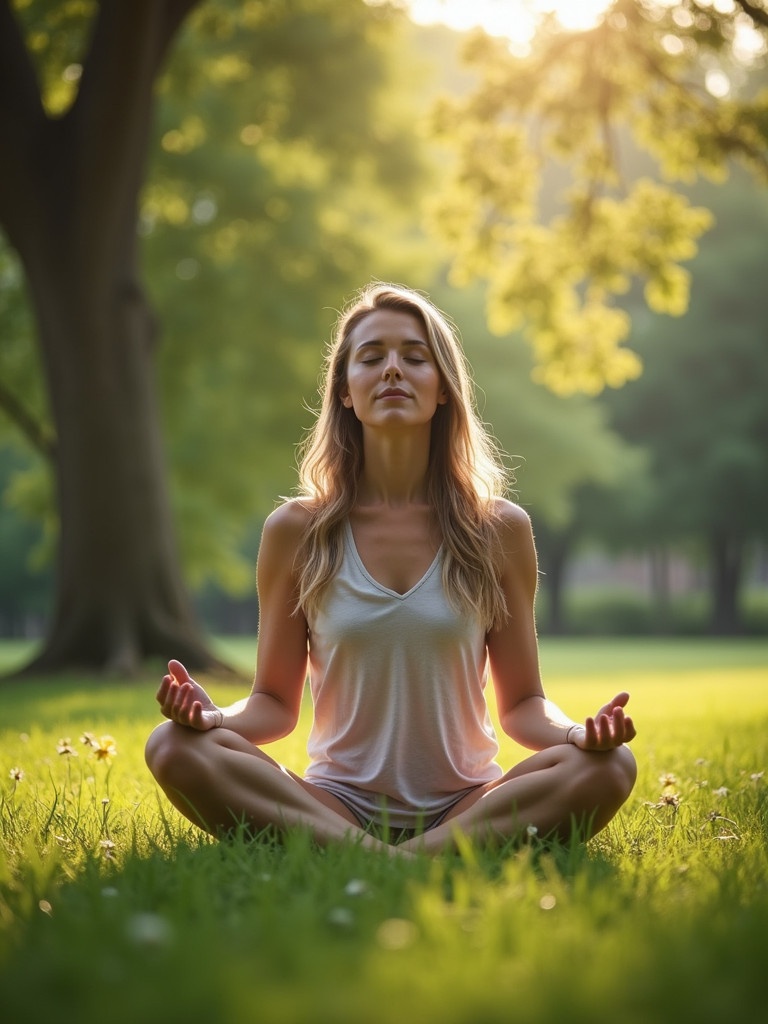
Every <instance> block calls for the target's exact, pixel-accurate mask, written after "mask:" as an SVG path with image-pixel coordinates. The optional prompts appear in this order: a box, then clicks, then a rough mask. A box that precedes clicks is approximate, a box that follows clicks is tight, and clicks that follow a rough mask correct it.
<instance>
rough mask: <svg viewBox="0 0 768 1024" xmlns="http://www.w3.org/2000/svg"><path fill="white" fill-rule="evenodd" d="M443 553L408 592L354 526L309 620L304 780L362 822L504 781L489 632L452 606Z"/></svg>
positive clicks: (440, 807) (424, 812)
mask: <svg viewBox="0 0 768 1024" xmlns="http://www.w3.org/2000/svg"><path fill="white" fill-rule="evenodd" d="M440 565H441V553H440V552H438V554H437V555H436V556H435V559H434V561H433V563H432V565H431V566H430V567H429V569H427V571H426V573H425V574H424V576H423V577H422V578H421V579H420V580H419V582H418V583H417V584H416V585H415V586H414V587H412V588H411V589H410V590H409V591H408V592H407V593H405V594H399V593H397V591H394V590H390V589H389V588H387V587H384V586H382V585H381V584H380V583H377V581H376V580H375V579H373V577H372V576H371V575H370V574H369V573H368V572H367V570H366V569H365V566H364V565H363V563H362V560H361V559H360V555H359V554H358V551H357V548H356V546H355V541H354V538H353V536H352V529H351V527H350V525H349V523H347V524H346V526H345V532H344V554H343V561H342V564H341V567H340V569H339V572H338V574H337V575H336V576H335V577H334V579H333V580H332V581H331V583H330V584H329V585H328V588H327V590H326V593H325V595H324V597H323V600H322V603H321V607H320V609H319V610H318V612H317V614H316V615H315V616H313V617H312V618H311V621H310V623H309V627H310V638H309V661H310V675H309V679H310V689H311V693H312V701H313V704H314V724H313V727H312V730H311V733H310V736H309V741H308V748H307V749H308V752H309V756H310V759H311V763H310V766H309V768H308V769H307V773H306V778H307V779H308V780H310V781H311V782H313V783H315V784H316V785H318V786H321V787H322V788H323V789H326V790H328V791H329V792H331V793H334V794H336V795H337V796H339V797H340V798H341V799H343V800H344V801H345V803H346V804H348V805H349V806H350V807H351V808H352V809H353V810H354V811H356V813H357V814H358V815H359V816H360V817H361V818H362V819H364V820H372V821H377V822H383V821H386V822H388V823H389V824H390V825H391V826H392V827H393V828H408V827H416V826H418V825H420V824H425V825H426V824H429V823H430V821H431V820H434V819H435V818H436V817H438V816H439V815H440V814H441V813H442V812H443V811H445V810H446V809H447V808H449V807H450V806H451V805H452V804H454V803H455V802H456V801H457V800H458V799H460V798H461V797H462V796H463V795H464V794H465V793H466V792H468V791H470V790H471V789H473V788H474V787H476V786H478V785H480V784H482V783H485V782H490V781H492V780H494V779H497V778H499V777H500V776H501V774H502V771H501V768H500V767H499V765H498V764H497V763H496V761H495V757H496V755H497V753H498V743H497V741H496V736H495V734H494V731H493V727H492V725H491V721H490V717H489V714H488V708H487V705H486V702H485V696H484V690H485V686H486V682H487V678H488V658H487V652H486V646H485V630H484V628H483V626H482V624H481V622H480V620H479V617H477V616H467V615H461V614H459V613H458V612H456V610H455V609H454V608H453V607H452V606H451V605H450V604H449V602H448V600H447V598H446V596H445V593H444V591H443V586H442V580H441V572H440Z"/></svg>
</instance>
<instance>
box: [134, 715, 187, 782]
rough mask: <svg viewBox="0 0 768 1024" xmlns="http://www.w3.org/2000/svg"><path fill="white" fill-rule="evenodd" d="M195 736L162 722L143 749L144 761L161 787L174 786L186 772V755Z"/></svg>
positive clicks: (171, 723) (173, 723) (171, 724)
mask: <svg viewBox="0 0 768 1024" xmlns="http://www.w3.org/2000/svg"><path fill="white" fill-rule="evenodd" d="M194 738H195V734H194V733H193V732H192V730H190V729H185V728H184V727H183V726H180V725H177V724H176V723H175V722H162V723H161V724H160V725H158V726H157V728H155V729H154V730H153V731H152V733H151V734H150V736H149V739H148V740H147V743H146V746H145V748H144V760H145V761H146V763H147V767H148V768H149V770H150V772H151V773H152V775H154V777H155V779H156V780H157V781H158V782H159V783H160V785H161V786H166V785H174V784H175V783H177V782H178V781H179V780H180V779H181V778H183V777H184V775H185V774H186V773H187V771H188V767H189V766H188V760H189V759H188V754H189V752H190V750H191V748H192V745H193V742H194Z"/></svg>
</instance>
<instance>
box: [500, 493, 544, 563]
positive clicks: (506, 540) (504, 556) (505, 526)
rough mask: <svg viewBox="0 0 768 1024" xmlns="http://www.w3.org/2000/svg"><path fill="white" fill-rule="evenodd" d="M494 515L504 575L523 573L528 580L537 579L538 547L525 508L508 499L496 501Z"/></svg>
mask: <svg viewBox="0 0 768 1024" xmlns="http://www.w3.org/2000/svg"><path fill="white" fill-rule="evenodd" d="M494 513H495V515H496V521H497V523H498V538H499V548H500V555H501V561H502V565H503V569H502V574H507V573H509V572H512V573H514V574H517V573H522V574H523V576H525V577H526V578H528V577H530V578H531V579H533V578H535V576H536V574H537V565H536V547H535V544H534V540H533V528H532V526H531V517H530V516H529V515H528V513H527V512H526V511H525V509H524V508H521V507H520V505H516V504H515V502H513V501H508V500H507V499H506V498H498V499H497V500H496V503H495V507H494Z"/></svg>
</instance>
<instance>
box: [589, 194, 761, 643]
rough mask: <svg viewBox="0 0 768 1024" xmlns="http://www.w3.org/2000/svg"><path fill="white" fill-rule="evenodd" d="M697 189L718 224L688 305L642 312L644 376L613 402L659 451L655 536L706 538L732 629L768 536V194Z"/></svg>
mask: <svg viewBox="0 0 768 1024" xmlns="http://www.w3.org/2000/svg"><path fill="white" fill-rule="evenodd" d="M696 195H697V198H698V199H700V200H703V201H705V202H706V203H707V205H708V206H710V207H711V208H712V209H713V211H714V212H715V215H716V226H715V228H714V230H713V231H712V232H711V234H710V235H709V236H708V237H707V239H706V242H705V244H704V245H703V246H702V250H701V253H700V254H699V256H698V257H697V258H696V260H695V262H694V264H693V266H692V273H693V276H694V282H695V283H694V288H693V292H692V298H691V305H690V310H689V312H688V314H687V315H686V316H685V317H684V318H682V319H680V320H677V321H669V320H661V319H659V318H658V317H650V316H646V317H644V318H642V319H639V320H638V322H637V326H636V330H635V331H634V333H633V342H634V344H636V346H637V349H638V351H639V352H640V353H641V355H642V357H643V361H644V364H645V370H644V373H643V376H642V377H641V378H640V379H639V380H638V381H635V382H632V383H631V384H628V385H627V386H626V388H624V389H623V390H622V391H621V392H619V393H615V394H610V395H606V402H607V403H608V405H609V406H610V407H611V409H612V411H613V416H612V420H613V423H614V425H615V426H616V428H617V429H618V430H619V431H620V432H621V433H622V435H623V436H624V437H626V438H627V439H628V440H630V441H632V442H634V443H638V444H641V445H643V446H645V447H647V449H648V450H649V452H650V457H651V473H652V481H653V488H652V490H651V491H650V492H649V494H648V495H647V496H646V503H645V508H644V509H643V518H644V522H645V528H646V531H647V537H648V540H649V541H650V542H651V543H654V542H655V543H664V542H670V541H673V540H674V541H676V542H677V543H680V542H681V541H686V540H690V539H695V540H698V541H700V542H702V543H704V544H706V546H707V548H708V551H709V563H710V569H711V580H712V619H711V628H712V631H713V632H717V633H734V632H739V631H740V630H741V628H742V621H741V614H740V608H739V592H740V587H741V583H742V574H743V569H744V566H745V558H746V555H747V553H748V550H749V544H750V542H753V541H755V540H756V539H758V538H761V539H763V540H765V539H766V538H768V401H766V396H768V326H767V325H768V292H767V291H766V288H765V268H766V265H768V241H767V240H768V195H766V193H765V192H762V191H759V190H758V189H757V188H756V187H755V186H754V185H751V183H750V182H749V181H748V180H744V177H743V176H736V177H735V180H734V181H733V183H732V184H730V185H729V186H727V187H726V188H721V189H717V190H716V189H714V188H713V187H712V186H709V187H708V188H707V187H704V186H700V187H699V188H698V190H697V193H696Z"/></svg>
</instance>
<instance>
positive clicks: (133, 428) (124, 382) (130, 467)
mask: <svg viewBox="0 0 768 1024" xmlns="http://www.w3.org/2000/svg"><path fill="white" fill-rule="evenodd" d="M32 276H34V287H35V292H36V296H35V297H36V305H37V307H38V308H40V309H44V310H45V315H44V316H43V317H42V318H41V325H40V336H41V344H42V350H43V353H44V357H45V364H46V368H47V374H48V380H49V390H50V397H51V405H52V410H53V416H54V421H55V423H56V429H57V457H56V462H55V478H56V493H57V496H58V509H59V522H60V541H59V550H58V563H57V575H56V579H57V585H56V606H55V614H54V618H53V624H52V631H51V634H50V636H49V637H48V642H47V644H46V646H45V648H44V650H43V653H42V654H41V655H40V657H39V658H38V659H37V661H36V662H35V663H34V664H33V667H34V668H36V669H40V670H44V669H45V670H49V669H52V668H58V667H62V666H65V665H73V664H76V665H90V666H95V667H99V668H106V669H109V670H114V671H119V672H131V671H133V670H135V669H136V667H137V666H138V665H139V663H140V662H141V661H142V660H143V658H145V657H147V656H149V655H159V656H161V657H163V658H167V657H170V656H174V657H179V658H182V660H184V659H186V660H187V661H188V662H189V663H190V666H192V665H194V666H195V667H197V668H200V667H204V666H207V665H210V664H211V663H212V660H213V659H212V658H211V656H210V655H209V654H208V653H207V651H206V649H205V646H204V644H203V643H202V641H201V630H200V627H199V624H198V622H197V620H196V618H195V616H194V614H193V611H192V606H191V602H190V600H189V598H188V596H187V594H186V591H185V589H184V586H183V584H182V577H181V572H180V568H179V562H178V558H177V553H176V547H175V542H174V537H173V530H172V525H171V512H170V507H169V501H168V495H167V488H166V474H165V468H164V459H163V448H162V439H161V430H160V423H159V416H158V406H157V400H156V395H155V382H154V361H153V357H152V351H153V347H152V344H151V335H152V330H153V327H152V323H151V318H150V315H149V311H148V309H147V306H146V303H145V300H144V297H143V294H142V292H141V290H140V289H139V287H138V286H137V285H136V284H132V283H131V282H130V281H123V282H122V284H120V283H118V282H117V281H113V282H112V285H111V287H110V289H109V294H107V295H103V294H100V293H99V292H98V291H96V290H94V289H92V288H91V287H90V286H89V280H90V279H91V278H89V275H88V274H87V272H86V271H85V270H80V269H79V268H76V267H75V268H74V269H73V268H72V267H71V266H70V267H69V268H64V267H60V268H58V272H54V274H53V275H51V276H49V277H48V279H47V280H46V279H43V280H41V279H40V277H39V276H37V275H32ZM105 339H108V340H107V343H105Z"/></svg>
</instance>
